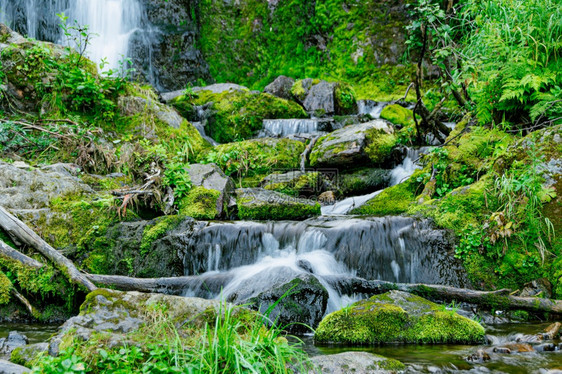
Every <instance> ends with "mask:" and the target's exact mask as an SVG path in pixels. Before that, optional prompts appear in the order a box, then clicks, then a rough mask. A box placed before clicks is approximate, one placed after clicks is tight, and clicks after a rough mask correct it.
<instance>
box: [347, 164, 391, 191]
mask: <svg viewBox="0 0 562 374" xmlns="http://www.w3.org/2000/svg"><path fill="white" fill-rule="evenodd" d="M389 183H390V170H389V169H380V168H369V167H365V168H359V169H354V170H350V171H349V172H345V173H342V174H340V175H339V176H338V184H337V187H338V191H339V193H340V194H341V195H343V196H358V195H363V194H367V193H369V192H373V191H378V190H381V189H383V188H386V187H387V186H388V185H389Z"/></svg>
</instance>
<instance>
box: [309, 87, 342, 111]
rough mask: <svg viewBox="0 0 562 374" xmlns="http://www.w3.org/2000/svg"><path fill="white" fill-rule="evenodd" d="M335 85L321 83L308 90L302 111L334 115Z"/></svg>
mask: <svg viewBox="0 0 562 374" xmlns="http://www.w3.org/2000/svg"><path fill="white" fill-rule="evenodd" d="M336 85H337V83H333V82H326V81H321V82H320V83H318V84H315V85H314V86H312V87H311V88H310V91H309V93H308V95H307V96H306V99H305V100H304V102H303V106H304V109H306V110H307V111H308V112H318V111H323V112H324V113H325V114H334V113H335V111H336V105H335V96H334V89H335V88H336Z"/></svg>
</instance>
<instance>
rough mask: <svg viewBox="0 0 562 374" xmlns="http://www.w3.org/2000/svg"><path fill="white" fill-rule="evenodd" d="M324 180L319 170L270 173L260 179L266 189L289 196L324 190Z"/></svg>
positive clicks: (312, 194) (309, 194) (317, 192)
mask: <svg viewBox="0 0 562 374" xmlns="http://www.w3.org/2000/svg"><path fill="white" fill-rule="evenodd" d="M326 184H327V183H326V181H325V180H324V177H323V175H322V174H321V173H319V172H310V173H303V172H301V171H289V172H287V173H282V174H280V173H276V174H270V175H268V176H267V177H266V178H264V180H263V181H262V186H263V188H265V189H266V190H270V191H277V192H281V193H284V194H287V195H290V196H295V197H299V196H315V195H318V194H320V193H322V192H324V191H325V190H326Z"/></svg>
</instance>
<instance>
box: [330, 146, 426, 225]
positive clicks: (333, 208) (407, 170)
mask: <svg viewBox="0 0 562 374" xmlns="http://www.w3.org/2000/svg"><path fill="white" fill-rule="evenodd" d="M429 149H431V147H421V148H408V151H407V154H406V158H404V161H402V164H400V165H398V166H397V167H395V168H394V169H392V171H391V173H390V185H391V186H395V185H397V184H399V183H402V182H404V181H405V180H407V179H408V178H410V177H411V176H412V174H414V171H416V169H420V166H419V165H418V163H417V162H418V160H419V158H420V155H421V154H424V153H427V152H428V151H429ZM382 191H383V190H380V191H375V192H372V193H370V194H367V195H362V196H353V197H348V198H347V199H344V200H342V201H338V202H337V203H335V204H334V205H327V206H323V207H322V214H323V215H346V214H349V212H351V211H352V210H353V209H355V208H358V207H360V206H361V205H363V204H365V203H366V202H367V201H369V200H371V199H372V198H373V197H375V196H377V195H378V194H380V193H381V192H382Z"/></svg>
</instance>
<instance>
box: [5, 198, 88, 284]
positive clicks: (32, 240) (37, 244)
mask: <svg viewBox="0 0 562 374" xmlns="http://www.w3.org/2000/svg"><path fill="white" fill-rule="evenodd" d="M0 227H2V228H3V229H4V231H6V232H7V233H8V235H10V236H13V237H15V238H17V239H18V240H19V241H21V242H23V243H24V244H26V245H28V246H30V247H33V248H35V249H36V250H37V251H39V253H41V254H42V255H43V256H45V257H46V258H48V259H49V260H50V261H52V262H53V264H55V266H56V267H58V268H59V269H60V270H62V271H63V272H64V273H65V274H67V275H68V277H69V279H70V281H71V282H74V283H76V284H78V285H81V286H83V287H84V288H85V289H86V290H88V291H93V290H95V289H96V288H97V287H96V286H95V285H94V284H93V283H92V282H91V281H90V280H89V279H88V278H86V276H85V275H84V274H83V273H81V272H80V271H79V270H78V269H77V268H76V266H74V263H73V262H72V261H70V260H69V259H67V258H66V257H64V256H63V255H62V254H60V253H59V252H58V251H57V250H56V249H54V248H53V247H51V246H50V245H49V244H48V243H47V242H46V241H44V240H43V239H41V237H39V235H37V234H36V233H35V232H33V230H31V229H30V228H29V227H28V226H27V225H26V224H25V223H23V222H22V221H20V220H19V219H18V218H16V217H14V216H13V215H12V214H11V213H10V212H8V211H7V210H6V209H4V208H3V207H1V206H0Z"/></svg>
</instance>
